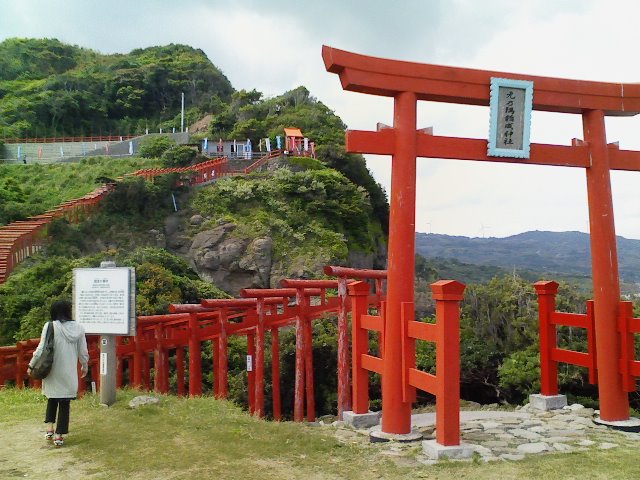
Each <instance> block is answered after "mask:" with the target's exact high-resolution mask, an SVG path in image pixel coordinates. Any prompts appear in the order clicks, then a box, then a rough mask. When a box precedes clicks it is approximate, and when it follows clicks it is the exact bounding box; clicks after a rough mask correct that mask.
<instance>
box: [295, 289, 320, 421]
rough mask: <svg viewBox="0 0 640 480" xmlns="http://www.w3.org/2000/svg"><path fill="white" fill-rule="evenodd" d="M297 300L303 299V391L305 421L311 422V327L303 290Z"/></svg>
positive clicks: (313, 411)
mask: <svg viewBox="0 0 640 480" xmlns="http://www.w3.org/2000/svg"><path fill="white" fill-rule="evenodd" d="M298 298H302V299H303V304H302V305H303V307H302V312H301V315H302V322H303V323H302V325H303V332H304V376H305V390H306V393H307V421H308V422H313V421H315V419H316V398H315V386H314V384H313V326H312V325H311V319H310V318H309V316H308V314H307V306H308V305H309V299H308V297H306V296H305V295H304V288H298V289H297V292H296V300H297V299H298Z"/></svg>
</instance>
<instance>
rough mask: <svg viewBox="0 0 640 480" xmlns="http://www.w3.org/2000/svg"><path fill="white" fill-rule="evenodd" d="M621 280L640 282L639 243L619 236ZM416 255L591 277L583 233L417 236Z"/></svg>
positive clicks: (421, 234) (549, 276)
mask: <svg viewBox="0 0 640 480" xmlns="http://www.w3.org/2000/svg"><path fill="white" fill-rule="evenodd" d="M617 243H618V259H619V269H620V277H621V280H622V281H623V282H624V283H640V240H630V239H627V238H623V237H617ZM416 252H417V253H419V254H420V255H422V256H423V257H425V258H427V259H431V258H444V259H455V260H458V261H459V262H463V263H468V264H473V265H484V266H488V265H491V266H497V267H502V268H504V269H508V270H513V269H517V270H529V271H534V272H539V273H541V274H544V275H545V276H546V277H548V278H553V275H554V274H559V275H561V276H577V277H587V278H588V277H591V246H590V243H589V235H588V234H586V233H582V232H541V231H533V232H525V233H521V234H518V235H513V236H511V237H505V238H493V237H491V238H469V237H458V236H450V235H439V234H433V233H429V234H427V233H416Z"/></svg>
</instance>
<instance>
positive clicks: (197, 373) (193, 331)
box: [189, 312, 217, 397]
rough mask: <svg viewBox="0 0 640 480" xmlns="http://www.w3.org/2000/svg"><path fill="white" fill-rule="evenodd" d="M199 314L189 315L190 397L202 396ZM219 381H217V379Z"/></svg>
mask: <svg viewBox="0 0 640 480" xmlns="http://www.w3.org/2000/svg"><path fill="white" fill-rule="evenodd" d="M198 330H199V325H198V314H197V313H195V312H193V313H190V314H189V396H190V397H195V396H197V395H202V353H201V351H200V338H199V335H198ZM216 380H217V379H216Z"/></svg>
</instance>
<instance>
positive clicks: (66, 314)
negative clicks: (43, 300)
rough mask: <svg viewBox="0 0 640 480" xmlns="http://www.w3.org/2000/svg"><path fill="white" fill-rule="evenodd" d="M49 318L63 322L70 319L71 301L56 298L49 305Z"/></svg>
mask: <svg viewBox="0 0 640 480" xmlns="http://www.w3.org/2000/svg"><path fill="white" fill-rule="evenodd" d="M51 319H52V320H61V321H63V322H66V321H69V320H71V302H70V301H68V300H56V301H55V302H53V305H51Z"/></svg>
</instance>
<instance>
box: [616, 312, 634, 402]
mask: <svg viewBox="0 0 640 480" xmlns="http://www.w3.org/2000/svg"><path fill="white" fill-rule="evenodd" d="M632 318H633V302H620V308H619V314H618V329H619V331H620V335H621V336H622V341H621V350H622V352H621V358H620V373H621V374H622V383H623V385H624V389H625V391H626V392H635V391H636V379H635V377H634V376H633V375H632V374H631V362H633V361H634V360H635V357H636V351H635V350H636V349H635V335H634V333H633V332H632V331H630V330H631V329H630V323H631V319H632Z"/></svg>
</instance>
